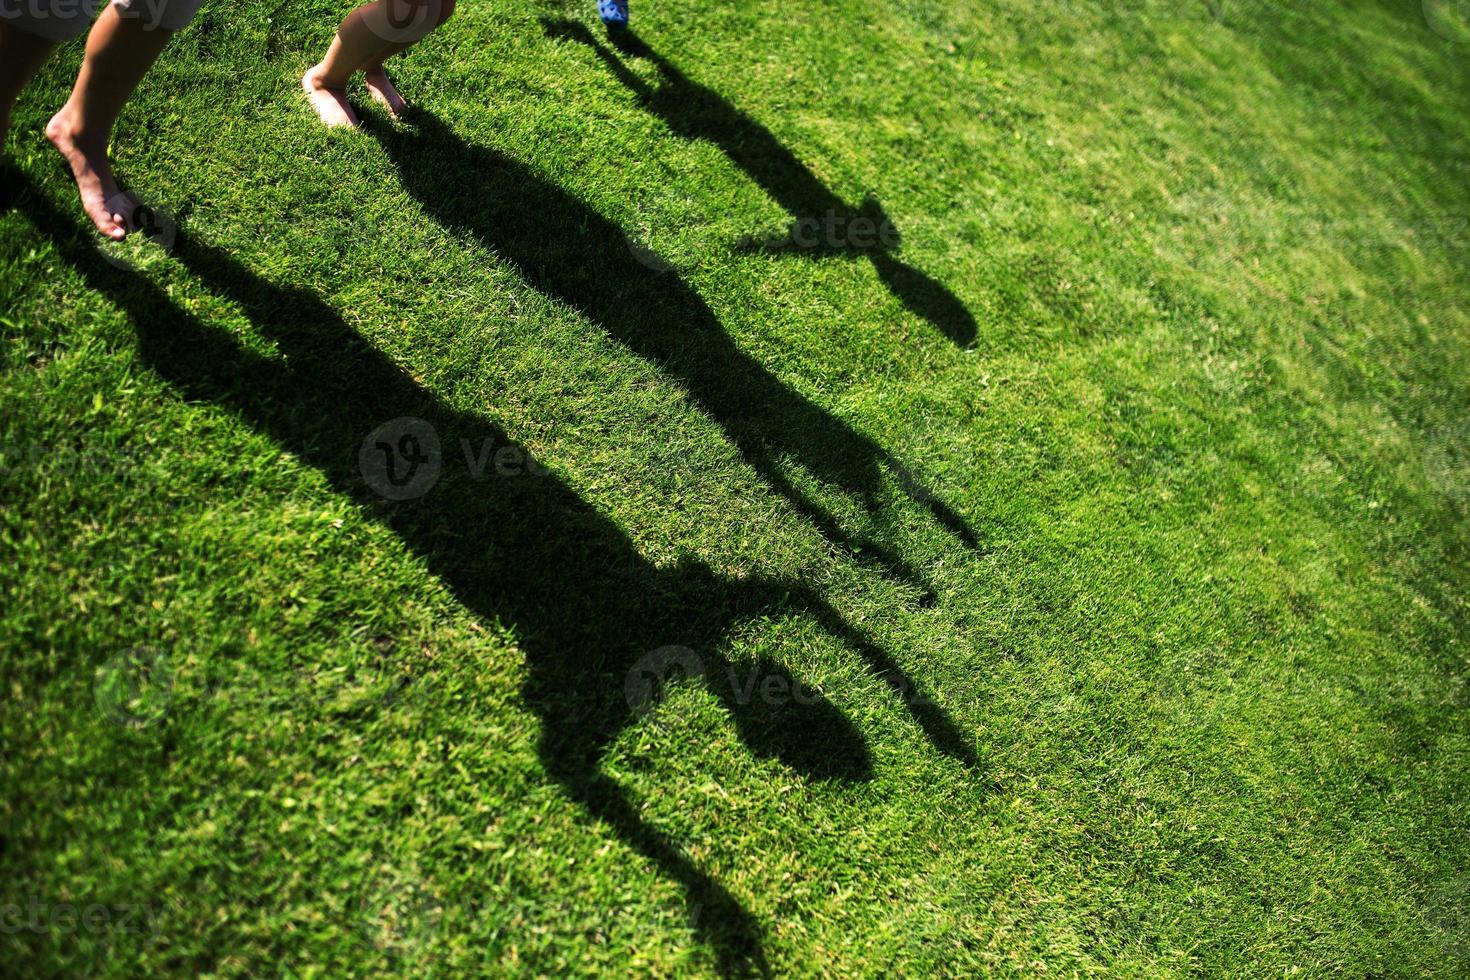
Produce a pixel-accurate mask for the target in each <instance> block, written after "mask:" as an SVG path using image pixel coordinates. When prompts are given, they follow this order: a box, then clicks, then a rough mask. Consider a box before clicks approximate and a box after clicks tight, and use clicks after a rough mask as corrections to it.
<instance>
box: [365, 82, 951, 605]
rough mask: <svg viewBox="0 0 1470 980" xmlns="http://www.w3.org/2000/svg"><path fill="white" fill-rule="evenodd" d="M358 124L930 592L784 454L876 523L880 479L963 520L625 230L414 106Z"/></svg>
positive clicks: (453, 224) (426, 198)
mask: <svg viewBox="0 0 1470 980" xmlns="http://www.w3.org/2000/svg"><path fill="white" fill-rule="evenodd" d="M365 127H366V129H367V130H368V131H369V132H371V133H373V134H374V135H375V136H376V137H377V138H378V140H379V141H380V142H381V143H382V144H383V146H384V148H385V149H386V150H387V151H388V154H389V156H390V157H391V158H392V159H393V162H394V164H395V165H396V167H397V169H398V174H399V179H400V180H401V182H402V184H403V187H404V189H405V190H406V191H407V192H408V193H409V194H411V195H412V196H413V197H414V198H415V199H416V200H418V202H419V203H420V204H421V205H422V206H423V208H424V210H425V211H426V212H427V213H428V214H429V215H431V216H432V217H433V218H435V219H436V220H437V221H438V222H439V223H440V224H441V225H443V226H444V227H445V228H448V229H451V230H454V231H458V232H466V233H468V234H470V235H472V236H473V237H474V238H476V239H477V240H479V241H480V242H481V243H483V244H484V245H485V246H486V247H487V248H489V249H490V250H491V251H493V252H494V253H495V254H496V255H498V256H500V257H501V258H503V259H505V260H507V261H509V262H512V263H514V264H515V265H516V266H517V267H518V268H519V270H520V273H521V275H522V276H523V277H524V278H525V280H526V282H527V283H528V284H529V285H531V286H532V287H533V288H535V289H537V290H539V291H541V292H542V293H545V294H546V295H548V296H553V297H556V298H557V299H560V300H562V301H563V302H565V303H566V304H567V305H569V306H571V307H572V308H574V309H576V310H577V311H579V312H580V313H582V314H583V315H585V316H587V317H588V318H589V319H591V320H592V321H593V322H595V323H596V324H597V325H598V326H600V327H601V328H602V329H604V330H606V331H607V332H608V334H610V335H611V336H612V337H613V338H614V339H616V340H618V341H619V342H621V343H622V344H624V345H626V346H627V347H628V348H630V349H631V350H632V351H634V352H635V353H637V354H638V355H639V356H641V357H643V358H645V359H647V360H648V361H650V362H652V363H653V364H655V365H657V366H658V368H659V369H660V370H662V371H663V372H664V373H665V374H668V375H670V376H671V377H673V378H676V379H678V380H679V381H680V382H681V383H682V384H683V385H684V387H685V389H686V390H687V391H688V393H689V396H690V398H691V399H692V400H693V401H694V402H695V404H697V405H698V406H699V407H700V408H701V409H702V410H703V411H704V412H705V413H706V414H708V415H709V416H710V417H711V418H713V419H714V420H715V421H716V422H718V423H719V424H720V425H721V426H722V427H723V429H724V430H725V432H726V434H727V435H728V436H729V438H730V439H731V440H732V441H733V442H734V443H735V444H736V445H737V446H738V447H739V448H740V451H741V454H742V455H743V457H744V458H745V460H746V461H747V462H748V463H750V464H751V465H752V466H753V467H754V468H755V469H756V470H757V471H759V472H760V474H761V476H762V477H763V479H765V481H766V482H767V483H768V484H769V485H770V486H772V487H773V488H774V489H776V490H777V491H778V492H779V493H781V494H782V495H783V496H784V497H786V498H787V499H788V500H789V501H791V503H792V504H793V506H795V507H796V508H797V510H799V511H800V512H801V513H802V514H803V515H805V517H806V518H807V519H808V520H810V521H811V522H812V523H813V524H814V525H815V526H816V527H817V528H818V529H819V530H820V531H821V532H822V533H823V534H824V535H825V536H826V537H827V538H828V540H830V541H832V542H833V543H835V544H838V545H840V546H842V547H845V548H846V549H848V551H849V553H850V554H851V555H852V556H854V557H856V558H858V559H859V560H862V558H863V557H864V556H866V557H868V558H870V559H871V560H873V561H875V562H877V563H878V564H879V565H881V566H882V567H883V568H884V569H885V570H887V571H888V572H889V573H891V574H893V575H895V576H896V577H898V578H900V579H902V580H903V581H906V582H909V583H910V584H912V585H914V586H916V587H918V588H920V589H921V590H923V592H924V594H925V598H932V593H931V592H930V589H929V585H928V583H927V581H926V580H925V579H924V577H923V576H922V575H921V574H920V573H919V572H918V570H917V569H915V568H913V567H912V566H911V565H910V564H909V563H908V562H907V561H905V560H904V558H903V557H902V556H901V555H899V554H898V552H897V551H896V550H895V549H894V548H893V547H891V546H890V545H889V544H888V543H887V542H886V541H882V540H875V539H874V538H873V537H872V536H859V535H856V534H853V533H850V532H848V531H847V530H845V529H844V528H843V527H842V526H841V525H839V523H838V522H837V520H836V518H834V517H833V516H832V515H831V514H830V513H828V511H827V510H825V509H824V508H823V507H822V506H821V505H820V504H819V503H817V502H816V501H815V500H813V499H811V498H810V497H809V496H808V495H807V494H805V493H804V492H803V491H802V490H801V489H800V488H799V487H797V486H796V485H795V483H793V482H792V481H791V480H790V479H789V478H788V477H787V475H786V473H785V472H784V471H783V468H782V462H781V461H782V458H783V457H785V458H789V459H792V460H795V461H796V462H798V463H799V464H800V465H801V466H802V467H803V468H805V469H806V471H807V472H808V473H809V474H811V475H812V476H813V477H815V478H816V479H817V480H819V481H822V482H825V483H827V484H828V485H830V486H832V487H835V488H836V489H838V490H839V491H841V492H843V493H846V494H849V495H852V496H854V497H856V498H858V500H859V501H860V502H861V503H862V505H863V506H864V508H865V509H866V511H867V513H868V514H869V515H870V516H871V517H872V518H873V519H875V520H876V521H877V522H878V523H879V524H880V525H884V526H885V527H884V530H886V525H887V524H889V523H890V522H891V521H893V519H894V515H893V514H892V513H891V511H890V508H889V507H888V506H885V504H884V502H883V500H882V491H883V485H884V481H885V479H890V480H892V481H893V483H894V484H895V486H896V487H897V489H898V490H899V491H900V492H902V493H904V494H907V495H908V496H909V497H910V498H912V499H914V500H916V501H918V502H920V503H921V504H922V505H923V506H924V507H925V508H926V509H927V510H928V511H929V513H930V514H931V515H932V516H933V517H934V518H935V519H936V520H937V521H938V522H939V523H940V524H942V525H943V526H944V527H945V528H946V529H948V530H949V531H950V532H951V533H953V534H954V535H956V536H957V537H958V538H959V539H960V540H961V541H962V542H964V543H965V544H966V545H968V546H970V547H976V546H977V543H976V540H975V537H974V535H973V533H972V532H971V531H970V529H969V527H968V526H967V525H966V524H965V522H964V521H963V520H962V519H961V518H960V516H959V515H958V514H956V513H955V512H954V511H953V510H951V509H950V508H949V506H948V505H946V504H945V503H944V502H943V501H941V500H939V499H938V498H937V497H936V496H935V495H934V494H932V493H931V492H929V491H928V489H927V488H926V487H925V486H924V484H923V483H921V482H920V481H919V480H918V479H917V478H916V477H914V476H913V474H912V473H911V472H910V471H909V470H908V468H907V467H906V466H904V464H903V463H902V462H901V461H899V460H898V459H896V458H894V457H893V456H892V455H891V454H889V453H888V452H887V451H886V450H884V449H883V448H882V447H881V446H879V445H878V444H877V443H876V442H874V441H873V440H872V439H870V438H868V437H867V436H864V435H862V434H860V433H859V432H857V431H856V430H854V429H853V428H852V427H851V426H849V425H848V424H847V423H845V422H843V421H841V420H840V419H838V418H836V417H835V416H833V415H831V414H829V413H828V412H827V411H825V410H824V409H822V408H821V407H819V406H817V405H815V404H814V403H812V402H811V401H809V400H808V399H806V398H805V397H803V396H801V395H799V394H797V393H796V392H794V391H792V390H791V389H790V388H788V387H786V385H784V384H783V383H782V382H781V381H780V380H779V379H778V378H776V377H775V376H774V375H773V374H771V373H770V372H769V371H768V370H766V368H765V367H764V366H763V365H762V364H761V363H760V362H759V361H757V360H756V359H755V358H753V357H751V356H750V355H749V354H747V353H746V352H745V351H743V350H741V349H740V348H739V347H738V346H737V345H736V344H735V342H734V341H733V340H732V339H731V338H730V336H729V334H728V333H726V331H725V329H724V327H723V325H722V324H721V323H720V321H719V320H718V319H717V318H716V317H715V315H714V312H713V311H712V310H711V309H710V308H709V306H708V305H707V304H706V303H705V302H704V300H703V299H702V298H701V297H700V296H699V294H698V293H697V292H695V291H694V289H693V288H692V287H691V286H689V284H688V283H686V282H685V281H684V280H683V279H681V278H680V277H679V276H677V275H673V274H668V275H661V274H659V273H658V272H655V271H654V270H652V269H650V268H649V267H648V266H647V265H645V264H644V263H642V262H640V261H639V260H638V259H637V258H635V257H634V255H633V254H632V253H631V252H630V250H629V249H628V247H627V242H626V239H625V237H624V235H623V231H622V229H621V228H620V227H619V226H618V225H617V224H615V223H613V222H612V221H610V220H609V219H607V218H606V217H604V216H603V215H602V214H600V213H598V212H597V211H595V210H593V209H592V208H591V207H589V206H588V205H587V204H586V203H585V202H583V201H581V200H580V199H578V198H577V197H575V196H573V195H572V194H570V193H568V192H567V191H566V190H564V189H562V188H561V187H558V186H556V185H555V184H552V183H550V182H549V181H547V180H545V179H544V178H542V177H540V176H538V175H537V174H535V173H534V172H533V171H531V170H530V169H529V168H528V167H526V166H524V165H523V164H520V163H518V162H517V161H515V160H512V159H510V158H509V157H506V156H504V155H502V154H500V153H497V152H496V151H494V150H492V149H489V148H488V147H484V146H477V145H475V144H472V143H467V142H466V141H465V140H463V139H461V138H460V137H459V136H458V135H456V134H455V133H454V132H452V131H451V130H450V129H449V128H448V127H447V126H446V125H445V124H444V123H443V122H442V121H441V120H440V119H438V118H437V117H436V116H434V115H433V114H432V113H429V112H427V111H425V110H423V109H418V108H411V109H409V110H408V111H407V112H406V113H405V124H404V125H402V126H389V125H387V124H386V123H383V122H381V121H379V120H378V119H377V118H376V117H371V116H370V117H368V119H367V120H366V121H365Z"/></svg>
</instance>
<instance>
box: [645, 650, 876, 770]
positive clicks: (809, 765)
mask: <svg viewBox="0 0 1470 980" xmlns="http://www.w3.org/2000/svg"><path fill="white" fill-rule="evenodd" d="M686 682H695V683H701V684H703V686H704V687H705V688H706V689H707V690H708V691H709V692H710V693H711V694H713V695H714V696H715V697H716V698H718V699H719V701H720V703H721V704H723V705H724V706H725V708H726V710H728V711H729V713H730V717H731V720H732V721H733V722H734V725H735V729H736V731H737V732H738V733H739V734H740V737H741V740H742V741H743V742H744V743H745V745H746V747H747V748H748V749H750V751H751V753H752V754H754V755H755V756H757V757H759V758H766V759H775V760H776V761H778V762H780V763H782V764H783V765H785V766H786V767H787V768H789V769H791V770H792V771H793V772H795V773H796V774H798V775H799V776H802V777H804V778H806V779H811V780H816V781H833V782H864V781H866V780H869V779H871V778H872V777H873V760H872V756H871V755H870V753H869V752H868V747H867V744H866V743H865V742H864V740H863V737H862V735H861V734H860V733H859V732H858V730H857V728H856V726H854V725H853V723H852V722H851V721H850V720H848V718H847V716H845V715H844V714H843V713H842V712H841V711H839V710H838V709H837V707H836V706H835V705H833V704H832V702H831V701H829V700H828V699H827V698H826V696H825V695H824V694H823V693H822V692H821V691H820V690H818V689H817V688H816V687H815V686H814V685H811V684H807V683H805V682H803V681H801V680H799V679H798V678H796V677H794V676H793V675H792V674H791V672H790V671H788V670H787V669H786V668H785V667H783V666H781V665H780V664H778V663H776V662H775V661H773V660H771V659H770V658H767V657H762V658H759V659H757V660H753V661H741V662H738V663H737V662H732V661H729V660H726V659H724V658H716V657H703V656H700V655H699V654H697V653H695V652H694V651H693V650H690V649H689V648H687V647H677V646H673V647H662V648H660V649H658V650H655V651H654V652H652V653H650V654H648V655H647V656H645V657H643V658H642V659H641V660H640V661H639V662H638V663H637V664H635V665H634V667H633V669H632V670H631V671H629V674H628V679H627V684H626V687H625V693H626V695H627V699H628V705H629V707H630V708H631V709H632V712H633V714H634V715H635V716H636V717H639V718H643V719H659V720H662V718H663V715H662V713H663V712H665V711H667V710H669V709H668V707H667V706H666V705H665V704H664V703H663V702H664V698H665V696H666V694H667V692H668V690H669V688H670V687H671V686H672V685H675V684H679V683H686Z"/></svg>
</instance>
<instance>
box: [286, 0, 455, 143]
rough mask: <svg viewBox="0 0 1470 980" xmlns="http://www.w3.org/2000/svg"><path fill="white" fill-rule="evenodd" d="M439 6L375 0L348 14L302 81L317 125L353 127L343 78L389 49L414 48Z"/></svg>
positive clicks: (436, 1) (416, 0)
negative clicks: (322, 54)
mask: <svg viewBox="0 0 1470 980" xmlns="http://www.w3.org/2000/svg"><path fill="white" fill-rule="evenodd" d="M440 6H441V4H440V0H374V2H373V3H367V4H363V5H362V6H361V7H358V8H357V9H356V10H354V11H353V12H352V13H350V14H348V15H347V17H346V19H344V20H343V21H342V26H340V27H339V28H337V36H336V37H335V38H333V39H332V46H331V47H330V48H328V49H327V56H326V57H325V58H323V59H322V61H321V64H319V65H314V66H313V67H311V68H310V69H308V70H307V72H306V74H305V75H304V76H302V79H301V85H302V88H304V89H306V94H307V95H308V96H309V97H310V98H311V104H312V107H313V108H315V109H316V112H317V115H318V116H320V117H321V119H322V122H324V123H326V124H327V125H328V126H356V125H357V116H356V114H355V113H353V111H352V106H351V105H349V104H348V102H347V80H348V79H350V78H351V77H352V76H353V75H354V74H356V73H357V72H359V71H363V70H365V69H367V68H368V67H370V66H373V65H377V64H380V63H381V62H382V60H383V57H384V53H385V52H387V51H388V50H389V49H391V48H394V47H396V46H398V45H404V46H406V45H409V44H413V43H414V42H416V41H418V40H419V39H421V38H423V37H424V36H425V35H426V34H428V33H429V32H430V31H432V30H433V29H434V27H435V26H436V22H437V21H438V17H439V10H440Z"/></svg>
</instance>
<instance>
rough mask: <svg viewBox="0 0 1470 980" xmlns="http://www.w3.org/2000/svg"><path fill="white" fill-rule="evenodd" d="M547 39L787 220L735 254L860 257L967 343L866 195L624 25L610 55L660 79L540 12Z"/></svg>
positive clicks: (957, 313) (968, 321)
mask: <svg viewBox="0 0 1470 980" xmlns="http://www.w3.org/2000/svg"><path fill="white" fill-rule="evenodd" d="M541 23H542V27H543V28H544V30H545V32H546V35H547V36H548V37H551V38H553V39H560V40H569V41H575V42H577V43H578V44H585V45H587V46H588V47H589V48H591V49H592V50H593V51H594V52H595V53H596V54H597V57H598V58H600V59H601V60H602V62H603V64H605V65H607V67H608V69H609V70H610V71H611V72H612V73H613V75H614V76H615V77H616V78H617V80H618V81H619V82H621V83H622V84H623V85H625V86H627V88H628V89H630V90H631V91H632V92H633V93H634V94H635V95H636V96H638V98H639V101H640V102H641V103H642V104H643V106H644V107H645V108H647V109H648V111H649V112H651V113H653V114H654V115H656V116H657V117H658V118H659V119H661V120H663V122H664V124H665V125H666V126H668V127H669V129H670V130H672V131H673V132H674V133H676V134H678V135H679V136H681V137H683V138H685V139H690V140H696V139H698V140H706V141H708V142H710V143H713V144H714V145H715V146H718V147H719V148H720V149H721V150H722V151H723V152H724V154H725V155H726V156H727V157H729V158H730V161H731V162H732V163H734V164H735V165H736V166H737V167H739V168H740V169H741V170H743V171H745V173H746V174H747V175H748V176H749V177H750V178H751V180H753V181H755V182H756V183H757V184H759V185H760V187H761V188H762V189H763V190H764V191H765V192H766V193H767V194H769V195H770V196H771V198H772V199H773V200H775V201H776V202H777V203H778V204H780V205H781V207H783V208H784V209H785V210H786V211H787V213H789V214H790V215H791V217H792V224H791V227H790V229H788V230H787V231H786V232H784V233H782V234H780V235H777V236H772V237H769V238H767V239H764V240H756V239H753V238H752V239H746V240H745V241H743V242H742V243H741V246H740V247H741V248H742V249H743V250H750V251H764V252H772V253H779V254H784V255H792V256H796V257H800V258H807V259H822V258H831V257H847V258H854V257H863V258H866V259H868V260H869V261H870V262H872V263H873V268H874V269H875V270H876V271H877V273H878V276H879V278H880V279H882V280H883V283H884V285H886V286H887V287H888V291H889V292H891V293H892V294H893V295H894V296H895V297H897V298H898V300H899V302H901V303H903V305H904V307H905V308H906V309H907V310H908V311H909V312H910V313H913V314H914V315H916V316H918V317H921V318H923V319H925V320H927V321H929V323H931V324H933V325H934V327H935V328H936V329H937V330H939V332H940V333H942V334H944V335H945V336H946V337H948V338H949V339H950V340H951V341H953V342H954V343H955V344H957V345H959V346H961V347H968V346H970V345H971V344H973V343H974V341H975V333H976V327H975V318H974V317H973V316H971V315H970V311H969V310H967V309H965V306H964V304H963V303H961V302H960V301H959V299H958V298H957V297H955V295H954V294H953V293H951V292H950V291H949V290H948V289H946V288H945V287H944V286H943V285H942V284H941V283H939V282H938V281H937V280H935V279H933V278H931V277H930V276H929V275H927V274H926V273H924V272H922V271H920V270H918V269H915V268H914V267H913V266H910V265H907V264H906V263H904V262H903V261H902V260H900V259H899V258H898V257H897V256H896V255H894V251H895V250H896V249H897V248H898V246H899V244H900V241H901V236H900V235H899V232H898V229H897V228H896V227H895V226H894V224H893V222H892V221H891V220H889V218H888V215H887V214H886V213H885V212H884V210H883V207H882V205H880V204H879V203H878V202H877V201H875V200H873V199H871V198H869V199H868V200H865V201H864V202H863V203H862V204H861V205H859V206H858V207H852V206H850V205H849V204H847V203H846V202H845V201H843V200H842V199H841V198H839V197H838V196H837V195H836V194H834V193H833V192H832V190H831V188H829V187H827V185H826V184H824V183H822V181H821V180H819V179H818V178H817V176H816V174H814V173H812V172H811V170H810V169H808V168H807V167H806V166H805V165H804V164H803V163H802V162H801V161H800V160H798V159H797V157H796V154H794V153H792V152H791V151H790V150H789V149H787V148H786V146H785V145H784V144H782V143H781V141H780V140H778V139H776V137H775V135H773V134H772V133H771V131H770V130H769V129H767V128H766V127H764V126H762V125H761V124H760V123H758V122H756V121H755V120H754V119H752V118H751V117H750V116H749V115H747V114H746V113H745V112H743V111H741V110H740V109H738V108H736V107H735V106H734V105H732V104H731V103H730V102H728V101H726V100H725V98H724V97H722V96H721V95H720V94H719V93H718V92H715V91H713V90H712V89H709V88H706V87H705V86H703V85H700V84H699V83H698V82H695V81H693V80H691V79H690V78H689V77H688V76H686V75H685V74H684V73H683V72H681V71H680V70H679V69H678V68H677V67H675V66H674V65H673V64H672V63H671V62H669V61H668V60H667V59H666V58H664V57H663V56H662V55H660V54H659V53H658V52H656V51H654V50H653V48H651V47H650V46H649V45H648V44H647V43H646V42H645V41H644V40H643V39H642V38H640V37H639V36H638V35H637V34H636V33H634V32H633V31H632V30H630V29H626V28H625V29H621V30H614V31H611V32H609V37H610V38H611V40H612V43H613V45H614V46H615V47H616V48H617V51H621V52H622V53H623V54H625V55H627V56H629V57H632V58H642V59H645V60H647V61H650V62H652V63H653V65H654V66H655V67H656V68H657V69H658V73H659V77H660V78H661V80H662V84H660V85H659V86H658V87H657V88H655V87H653V86H651V85H649V84H648V83H646V82H644V81H643V79H641V78H639V77H638V75H637V74H635V73H634V72H633V71H632V70H631V69H629V68H628V66H627V65H625V64H624V63H623V61H622V60H621V59H620V58H619V57H618V54H617V51H614V50H613V48H612V47H609V46H608V45H605V44H603V43H602V42H601V41H599V40H598V39H597V38H596V37H595V36H594V35H593V34H592V32H591V31H589V30H588V29H587V27H586V26H585V25H583V24H581V23H578V22H577V21H574V20H565V19H551V18H543V20H542V22H541Z"/></svg>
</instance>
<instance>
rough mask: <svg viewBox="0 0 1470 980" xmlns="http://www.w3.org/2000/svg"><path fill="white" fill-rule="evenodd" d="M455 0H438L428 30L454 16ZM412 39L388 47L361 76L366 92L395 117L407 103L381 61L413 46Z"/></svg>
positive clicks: (437, 26)
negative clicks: (436, 11) (436, 9)
mask: <svg viewBox="0 0 1470 980" xmlns="http://www.w3.org/2000/svg"><path fill="white" fill-rule="evenodd" d="M454 4H455V0H439V15H438V16H437V17H436V18H435V19H434V26H433V27H432V28H430V31H437V30H438V29H439V28H441V27H443V26H444V22H445V21H447V20H448V19H449V18H450V17H452V16H454ZM414 43H415V42H413V41H407V42H399V43H398V44H394V45H392V46H391V47H389V48H388V49H387V50H386V51H384V52H383V53H382V54H381V55H379V56H378V61H377V63H376V64H373V65H369V66H368V68H367V71H366V73H365V74H364V76H363V81H365V82H366V83H367V90H368V94H369V95H371V96H372V97H373V98H374V99H376V100H377V101H379V102H381V103H382V104H383V105H384V107H386V108H387V110H388V112H389V113H390V114H391V115H392V116H393V117H394V118H395V119H396V118H398V117H399V116H400V115H402V114H403V111H404V110H405V109H407V108H408V103H407V102H405V101H404V100H403V96H401V95H399V94H398V89H396V88H394V87H393V83H392V82H391V81H389V80H388V72H387V71H385V70H384V68H383V63H384V62H386V61H387V60H388V59H389V58H391V57H393V56H394V55H396V54H401V53H402V52H404V51H407V50H408V49H409V48H411V47H413V46H414Z"/></svg>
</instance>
